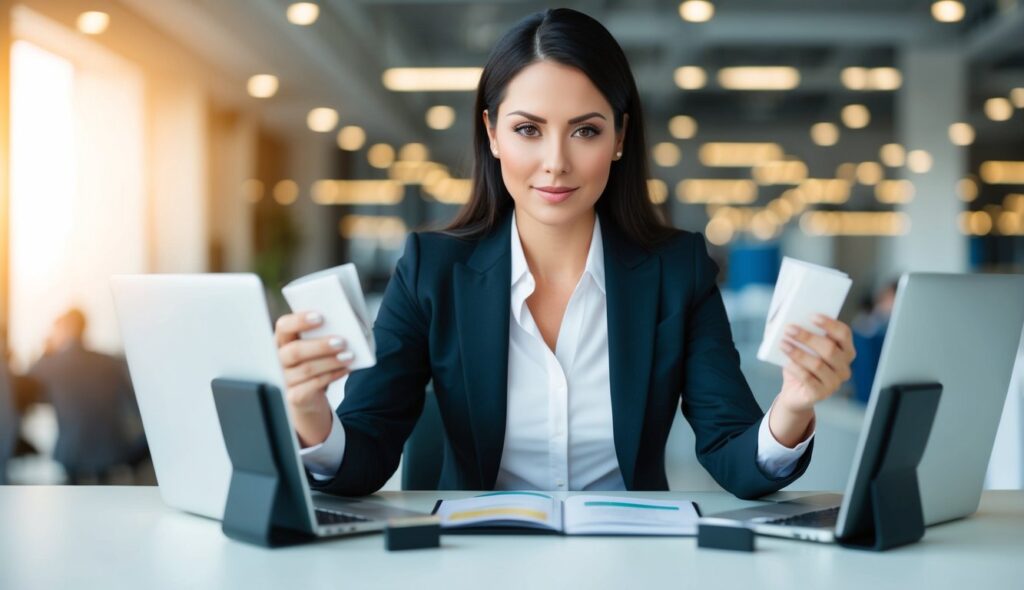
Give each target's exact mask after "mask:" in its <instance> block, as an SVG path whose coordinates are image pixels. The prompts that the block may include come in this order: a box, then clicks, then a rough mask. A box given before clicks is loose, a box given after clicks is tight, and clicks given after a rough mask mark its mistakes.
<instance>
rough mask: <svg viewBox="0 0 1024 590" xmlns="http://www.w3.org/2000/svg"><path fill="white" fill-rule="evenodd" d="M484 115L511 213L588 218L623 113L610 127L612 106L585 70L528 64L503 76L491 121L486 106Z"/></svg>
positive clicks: (554, 219)
mask: <svg viewBox="0 0 1024 590" xmlns="http://www.w3.org/2000/svg"><path fill="white" fill-rule="evenodd" d="M483 117H484V124H485V125H486V126H487V129H488V134H489V135H490V140H491V152H492V153H493V154H495V157H496V158H498V160H499V161H500V163H501V174H502V177H503V178H504V181H505V187H506V188H507V189H508V192H509V193H510V194H511V195H512V199H513V200H514V201H515V204H516V212H517V215H519V216H520V217H522V216H524V215H526V216H529V217H530V218H532V220H535V221H537V222H540V223H542V224H545V225H549V226H567V225H569V224H572V223H573V222H574V221H578V220H581V219H587V218H589V217H590V215H591V212H592V211H593V209H594V204H595V203H596V202H597V199H598V198H599V197H600V196H601V193H602V192H604V188H605V186H606V185H607V184H608V173H609V170H610V168H611V163H612V161H613V160H616V159H618V157H617V156H616V152H620V151H621V150H622V140H623V138H624V137H625V131H626V124H627V123H628V115H627V116H626V117H625V118H624V120H623V123H622V130H621V131H620V132H619V133H618V134H616V132H615V121H614V119H613V113H612V107H611V105H610V104H609V103H608V101H607V100H606V99H605V97H604V95H602V94H601V92H600V91H599V90H598V89H597V87H596V86H594V83H593V82H591V81H590V79H589V78H588V77H587V76H586V75H585V74H584V73H583V72H581V71H580V70H577V69H576V68H572V67H569V66H565V65H562V64H558V63H554V62H550V61H539V62H536V63H534V64H531V65H529V66H527V67H525V68H523V70H522V71H520V72H519V74H517V75H516V76H515V77H514V78H513V79H512V80H511V82H509V84H508V88H507V89H506V93H505V99H504V100H503V101H502V102H501V104H500V105H498V113H497V117H496V120H495V124H494V126H493V127H491V125H490V121H489V119H488V113H487V111H484V112H483ZM545 188H549V189H559V190H565V189H572V190H570V191H569V192H561V193H559V192H557V191H555V190H550V191H545V190H543V189H545Z"/></svg>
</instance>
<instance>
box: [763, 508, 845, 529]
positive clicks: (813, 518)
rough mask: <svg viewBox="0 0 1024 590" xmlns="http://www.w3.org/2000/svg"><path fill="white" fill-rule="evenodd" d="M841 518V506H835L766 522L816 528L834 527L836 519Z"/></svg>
mask: <svg viewBox="0 0 1024 590" xmlns="http://www.w3.org/2000/svg"><path fill="white" fill-rule="evenodd" d="M838 518H839V506H836V507H834V508H826V509H825V510H815V511H814V512H805V513H803V514H797V515H795V516H784V517H782V518H776V519H775V520H769V521H767V522H765V524H778V525H784V526H805V527H814V528H832V527H835V526H836V520H837V519H838Z"/></svg>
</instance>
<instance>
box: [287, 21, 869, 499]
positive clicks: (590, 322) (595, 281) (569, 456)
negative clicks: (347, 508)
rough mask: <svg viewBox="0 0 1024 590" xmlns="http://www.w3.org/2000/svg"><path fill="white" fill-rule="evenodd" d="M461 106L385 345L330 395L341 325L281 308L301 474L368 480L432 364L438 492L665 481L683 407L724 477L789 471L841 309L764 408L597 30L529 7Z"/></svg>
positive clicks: (383, 465)
mask: <svg viewBox="0 0 1024 590" xmlns="http://www.w3.org/2000/svg"><path fill="white" fill-rule="evenodd" d="M473 118H474V120H475V121H474V125H475V135H474V158H475V166H474V175H473V190H472V196H471V198H470V201H469V202H468V203H467V204H466V205H465V206H464V208H463V209H462V210H461V212H460V213H459V215H458V217H457V218H456V219H455V221H454V222H453V223H452V224H451V225H450V226H449V227H448V228H446V229H445V230H444V231H439V232H415V233H413V234H411V235H410V236H409V238H408V240H407V242H406V246H405V252H404V254H403V256H402V259H401V260H399V262H398V265H397V268H396V270H395V273H394V276H393V277H392V279H391V281H390V283H389V284H388V287H387V290H386V292H385V294H384V299H383V302H382V304H381V309H380V313H379V315H378V316H377V320H376V323H375V325H374V335H375V339H376V343H377V364H376V365H375V366H373V367H371V368H368V369H365V370H362V371H357V372H355V373H353V374H352V375H351V376H350V377H349V378H348V381H347V383H346V388H345V397H344V399H343V400H342V402H341V405H340V406H339V408H338V410H337V412H335V411H333V410H332V408H331V405H330V403H329V401H328V400H327V399H326V397H325V390H326V387H327V386H328V384H329V383H331V382H332V381H334V380H336V379H338V378H340V377H342V376H343V375H345V374H347V373H348V366H349V365H350V364H351V362H352V360H353V354H352V353H351V352H350V351H348V350H345V342H344V338H345V337H346V336H349V335H346V334H338V335H336V336H334V337H324V338H317V339H300V338H299V335H300V334H301V333H302V332H304V331H307V330H310V329H312V328H314V327H316V326H318V325H319V324H320V322H321V321H322V320H321V316H320V315H318V314H317V313H316V312H317V311H318V310H306V311H307V312H309V313H305V312H304V313H292V314H287V315H284V316H282V317H281V318H280V319H279V321H278V323H277V328H276V337H277V344H278V352H279V358H280V361H281V364H282V366H283V369H284V377H285V382H286V386H287V392H286V396H287V400H288V402H289V404H290V406H291V409H292V416H293V419H294V423H295V428H296V430H297V432H298V438H299V442H300V443H301V445H302V447H303V450H302V454H303V461H304V463H305V464H306V466H307V469H308V470H309V472H310V482H311V485H312V487H314V489H317V490H321V491H326V492H329V493H335V494H340V495H348V496H357V495H365V494H371V493H373V492H376V491H377V490H379V489H380V488H381V486H382V485H384V483H385V482H386V481H387V480H388V479H389V478H390V477H391V475H392V474H393V473H394V472H395V470H396V469H397V467H398V462H399V458H400V456H401V453H402V447H403V445H404V443H405V441H406V439H407V438H408V437H409V434H410V432H411V431H412V429H413V427H414V426H415V424H416V422H417V420H418V418H419V416H420V413H421V411H422V408H423V405H424V396H425V394H424V388H425V386H426V385H427V383H428V381H431V380H432V381H433V384H434V391H435V393H436V398H437V401H438V405H439V409H440V413H441V418H442V422H443V425H444V429H445V446H444V463H443V467H442V471H441V477H440V482H439V488H440V489H467V490H490V489H520V490H522V489H543V490H557V491H565V490H667V489H668V481H667V478H666V473H665V461H664V458H665V445H666V443H667V440H668V434H669V428H670V426H671V425H672V422H673V420H674V418H675V413H676V412H679V411H680V409H682V412H683V414H684V415H685V417H686V418H687V420H688V421H689V423H690V425H691V426H692V427H693V430H694V432H695V434H696V439H697V448H696V452H697V456H698V459H699V460H700V462H701V464H702V465H703V466H704V467H705V468H706V469H707V470H708V472H709V473H710V474H711V475H712V476H713V477H714V478H715V479H716V480H717V481H718V483H719V484H720V485H721V486H722V487H723V488H725V489H726V490H728V491H729V492H731V493H733V494H735V495H737V496H739V497H742V498H753V497H758V496H762V495H764V494H768V493H771V492H774V491H777V490H779V489H781V488H783V487H785V486H786V485H789V484H790V483H792V482H793V481H794V480H795V479H796V478H798V477H799V476H800V475H801V474H802V473H803V471H804V470H805V469H806V468H807V465H808V463H809V461H810V456H811V443H812V440H811V439H812V436H813V433H814V406H815V404H816V403H818V402H820V401H822V400H824V399H826V398H828V397H829V396H831V395H832V394H833V393H834V392H835V391H836V389H838V387H839V386H840V384H841V383H842V382H844V381H846V380H847V379H848V378H849V363H850V360H851V359H852V358H853V355H854V351H853V345H852V342H851V341H850V331H849V328H848V327H847V326H846V324H844V323H842V322H839V321H837V320H834V319H831V318H824V317H822V318H818V319H817V320H816V324H817V325H818V326H819V327H821V328H822V330H823V331H824V335H817V334H813V333H811V332H810V331H808V330H804V329H802V328H799V327H797V326H792V327H791V330H790V331H789V332H788V338H787V340H786V342H785V343H784V344H783V350H784V351H785V352H786V354H787V355H788V356H789V358H790V359H791V361H792V362H791V363H790V364H788V365H787V366H786V368H785V369H784V370H783V385H782V390H781V392H780V393H778V395H777V397H776V398H775V401H774V403H773V404H772V407H771V409H770V410H769V412H768V414H767V415H766V414H765V412H764V411H763V410H762V409H761V408H760V406H759V405H758V403H757V401H756V400H755V399H754V396H753V395H752V393H751V391H750V387H749V385H748V384H747V381H746V379H745V378H744V376H743V373H742V372H741V370H740V357H739V355H738V354H737V352H736V348H735V345H734V343H733V340H732V335H731V333H730V326H729V320H728V318H727V316H726V313H725V308H724V306H723V303H722V297H721V294H720V292H719V289H718V286H717V276H718V267H717V266H716V265H715V263H714V262H713V261H712V260H711V258H710V257H709V256H708V253H707V247H706V245H705V241H704V238H703V236H701V235H700V234H696V233H691V232H684V231H680V230H677V229H675V228H672V227H670V226H668V225H666V224H665V222H664V221H663V219H662V217H661V215H660V213H659V211H657V209H656V208H655V206H654V205H653V204H652V202H651V200H650V197H649V194H648V192H647V178H648V173H647V164H646V161H647V146H646V144H645V140H644V120H643V114H642V109H641V105H640V97H639V95H638V93H637V88H636V83H635V81H634V78H633V75H632V72H631V71H630V67H629V64H628V62H627V60H626V56H625V54H624V53H623V51H622V48H621V47H620V46H619V44H618V43H617V42H616V41H615V39H614V38H613V37H612V36H611V34H610V33H609V32H608V30H607V29H605V28H604V26H602V25H601V24H600V23H598V22H597V21H596V20H594V19H592V18H591V17H589V16H587V15H585V14H582V13H580V12H577V11H574V10H569V9H553V10H547V11H545V12H541V13H537V14H534V15H532V16H530V17H528V18H526V19H523V20H522V21H521V22H519V23H518V24H517V25H516V26H514V27H513V29H512V30H511V31H509V32H508V33H507V34H505V35H504V36H503V37H502V38H501V40H499V41H498V43H497V44H496V46H495V48H494V50H493V51H492V53H491V56H490V57H489V58H488V61H487V65H486V66H485V68H484V71H483V74H482V76H481V78H480V83H479V88H478V91H477V100H476V107H475V110H474V114H473ZM796 343H800V344H803V345H805V346H806V347H807V350H811V351H814V352H808V351H807V350H804V349H802V348H801V347H799V346H797V345H796Z"/></svg>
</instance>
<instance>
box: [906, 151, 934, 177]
mask: <svg viewBox="0 0 1024 590" xmlns="http://www.w3.org/2000/svg"><path fill="white" fill-rule="evenodd" d="M907 168H909V169H910V171H911V172H915V173H917V174H925V173H927V172H928V171H929V170H931V169H932V155H931V154H930V153H928V152H927V151H925V150H910V152H909V153H907Z"/></svg>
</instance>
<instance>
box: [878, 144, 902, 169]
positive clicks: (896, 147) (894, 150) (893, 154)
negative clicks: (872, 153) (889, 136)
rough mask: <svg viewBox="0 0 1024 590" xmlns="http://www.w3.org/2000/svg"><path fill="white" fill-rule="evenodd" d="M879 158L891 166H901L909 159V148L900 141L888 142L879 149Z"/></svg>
mask: <svg viewBox="0 0 1024 590" xmlns="http://www.w3.org/2000/svg"><path fill="white" fill-rule="evenodd" d="M878 159H880V160H881V161H882V163H883V164H885V165H886V166H888V167H890V168H899V167H900V166H902V165H903V164H905V163H906V161H907V150H906V148H904V147H903V146H902V145H900V144H898V143H887V144H885V145H883V146H882V147H881V148H880V149H879V150H878Z"/></svg>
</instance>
